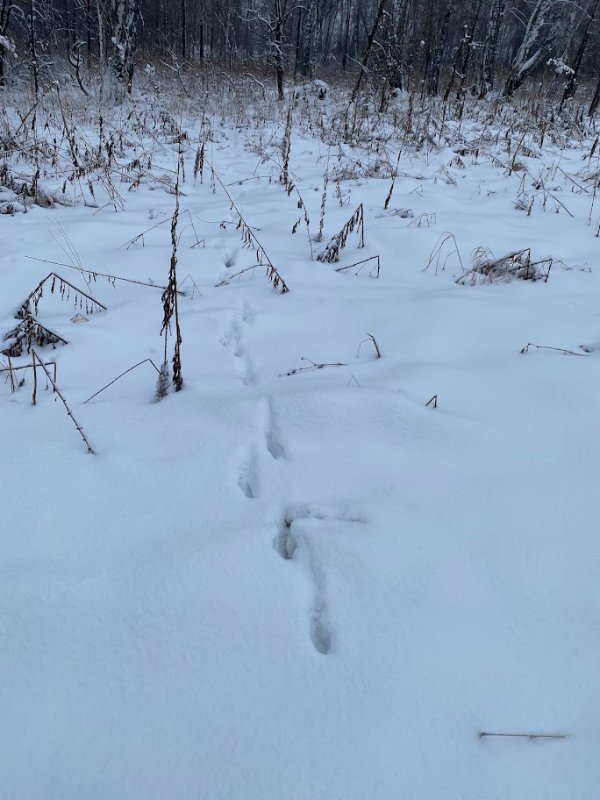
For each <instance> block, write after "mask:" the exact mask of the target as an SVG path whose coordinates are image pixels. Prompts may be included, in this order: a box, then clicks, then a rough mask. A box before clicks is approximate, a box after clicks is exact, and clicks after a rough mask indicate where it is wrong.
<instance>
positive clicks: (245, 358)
mask: <svg viewBox="0 0 600 800" xmlns="http://www.w3.org/2000/svg"><path fill="white" fill-rule="evenodd" d="M253 321H254V312H253V311H252V309H251V308H250V306H248V305H247V304H244V307H243V309H242V311H241V313H238V314H234V316H233V318H232V319H231V321H230V322H229V325H228V327H227V328H226V330H225V332H224V334H223V336H222V337H221V344H222V345H223V346H224V347H227V348H228V350H229V351H230V352H231V355H232V356H233V359H234V365H235V370H236V372H237V375H238V377H239V379H240V380H241V382H242V383H243V384H244V385H245V386H252V385H254V384H255V383H256V376H255V374H254V367H253V366H252V360H251V358H250V355H249V353H248V351H247V350H246V347H245V345H244V334H243V326H244V324H246V323H252V322H253Z"/></svg>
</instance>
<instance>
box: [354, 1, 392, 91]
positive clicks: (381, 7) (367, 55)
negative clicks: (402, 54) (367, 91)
mask: <svg viewBox="0 0 600 800" xmlns="http://www.w3.org/2000/svg"><path fill="white" fill-rule="evenodd" d="M387 2H388V0H379V2H378V5H377V12H376V14H375V19H374V20H373V25H372V26H371V30H370V31H369V37H368V39H367V46H366V47H365V52H364V54H363V57H362V63H361V65H360V72H359V73H358V78H357V79H356V84H355V85H354V89H353V90H352V96H351V98H350V103H351V104H352V103H354V101H355V100H356V98H357V97H358V93H359V92H360V87H361V84H362V80H363V78H364V75H365V73H366V71H367V67H368V65H369V58H370V57H371V50H372V49H373V42H374V41H375V34H376V33H377V28H378V27H379V23H380V22H381V18H382V17H383V12H384V11H385V7H386V5H387Z"/></svg>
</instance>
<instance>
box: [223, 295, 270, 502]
mask: <svg viewBox="0 0 600 800" xmlns="http://www.w3.org/2000/svg"><path fill="white" fill-rule="evenodd" d="M254 318H255V314H254V311H253V309H252V308H251V306H250V305H248V303H244V306H243V307H242V310H241V311H240V312H238V313H236V314H234V316H233V317H232V319H231V320H230V322H229V325H228V326H227V328H226V329H225V332H224V333H223V336H222V337H221V344H222V345H223V346H224V347H226V348H227V349H228V350H229V351H230V352H231V355H232V356H233V359H234V366H235V370H236V372H237V375H238V377H239V379H240V380H241V382H242V383H243V384H244V385H245V386H253V385H254V384H255V383H256V376H255V372H254V368H253V365H252V359H251V358H250V354H249V353H248V350H247V349H246V346H245V343H244V333H243V331H244V326H245V325H247V324H252V323H253V322H254ZM259 417H260V418H259V425H260V427H261V429H262V435H263V437H264V445H265V447H266V449H267V452H268V453H269V454H270V456H271V457H272V458H273V459H275V460H279V459H284V458H285V448H284V446H283V444H282V441H281V436H280V433H279V427H278V425H277V421H276V418H275V413H274V410H273V404H272V401H271V400H270V399H268V398H266V399H262V400H261V401H260V406H259ZM258 465H259V452H258V448H257V447H254V446H252V447H247V448H245V450H244V453H243V455H242V456H241V458H240V465H239V468H238V480H237V482H238V486H239V488H240V490H241V491H242V492H243V494H244V495H245V496H246V497H247V498H248V499H251V500H252V499H255V498H256V497H258V495H259V492H260V480H259V466H258Z"/></svg>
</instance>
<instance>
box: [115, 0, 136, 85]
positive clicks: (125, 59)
mask: <svg viewBox="0 0 600 800" xmlns="http://www.w3.org/2000/svg"><path fill="white" fill-rule="evenodd" d="M139 4H140V0H112V8H111V12H112V14H111V17H112V19H111V22H112V42H113V51H112V56H111V62H112V64H111V66H112V70H113V73H114V76H115V78H116V80H117V94H118V98H117V99H122V97H123V95H124V94H125V93H127V94H131V89H132V86H133V69H134V59H135V49H136V43H137V42H136V34H137V23H138V17H139Z"/></svg>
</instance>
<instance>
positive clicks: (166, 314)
mask: <svg viewBox="0 0 600 800" xmlns="http://www.w3.org/2000/svg"><path fill="white" fill-rule="evenodd" d="M180 164H181V159H178V161H177V182H176V184H175V211H174V212H173V217H172V219H171V264H170V267H169V280H168V282H167V288H166V289H165V290H164V292H163V294H162V306H163V322H162V328H161V330H160V333H161V335H164V337H165V352H164V358H163V363H162V366H161V370H160V373H159V376H158V384H157V387H156V397H157V399H160V398H161V397H164V394H165V392H164V386H163V383H164V382H165V373H166V374H168V361H167V343H168V337H169V334H170V333H171V324H172V321H173V320H174V322H175V345H174V347H173V359H172V364H173V385H174V386H175V391H176V392H179V391H180V390H181V389H183V375H182V373H181V343H182V342H183V338H182V336H181V326H180V324H179V308H178V304H177V295H178V292H177V243H178V241H177V221H178V219H179V175H180ZM161 381H162V382H163V383H161Z"/></svg>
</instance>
